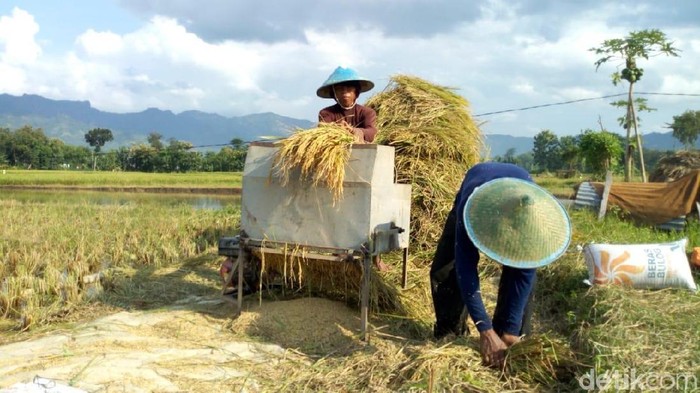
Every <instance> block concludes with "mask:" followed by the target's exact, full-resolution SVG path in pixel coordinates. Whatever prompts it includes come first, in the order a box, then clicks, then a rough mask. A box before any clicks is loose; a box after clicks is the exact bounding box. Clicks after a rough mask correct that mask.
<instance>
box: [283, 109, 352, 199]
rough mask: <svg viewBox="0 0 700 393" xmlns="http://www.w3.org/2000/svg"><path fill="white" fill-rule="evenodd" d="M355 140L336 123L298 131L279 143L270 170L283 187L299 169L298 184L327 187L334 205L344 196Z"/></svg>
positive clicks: (322, 124) (344, 128) (345, 129)
mask: <svg viewBox="0 0 700 393" xmlns="http://www.w3.org/2000/svg"><path fill="white" fill-rule="evenodd" d="M354 140H355V139H354V137H353V136H352V135H351V134H350V133H349V132H348V130H347V128H346V127H344V126H342V125H339V124H335V123H321V124H319V125H318V127H316V128H311V129H308V130H299V131H297V132H295V133H293V134H292V135H291V136H289V137H288V138H286V139H284V140H282V141H281V142H280V145H281V146H280V149H279V151H278V152H277V156H276V157H275V162H274V164H273V166H272V170H273V172H274V173H275V174H276V175H277V176H279V178H280V179H281V182H282V185H286V184H287V183H288V182H289V177H290V176H291V174H292V172H293V171H295V170H299V178H300V180H301V181H311V184H312V186H314V187H317V186H318V185H319V184H320V185H323V186H326V187H328V189H329V190H330V191H331V193H332V195H333V201H334V202H337V201H339V200H340V199H341V198H342V197H343V180H344V179H345V164H347V162H348V159H349V158H350V147H351V146H352V143H353V142H354Z"/></svg>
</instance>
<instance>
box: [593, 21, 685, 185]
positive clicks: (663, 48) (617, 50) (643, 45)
mask: <svg viewBox="0 0 700 393" xmlns="http://www.w3.org/2000/svg"><path fill="white" fill-rule="evenodd" d="M590 50H591V51H593V52H595V53H596V54H597V55H603V57H601V58H599V59H598V60H597V61H596V62H595V66H596V71H597V70H598V68H600V66H601V65H603V64H605V63H607V62H609V61H612V60H619V61H623V62H624V68H622V70H620V67H621V64H618V65H617V70H616V71H615V72H614V73H613V74H612V83H613V85H616V86H617V84H618V83H620V82H621V81H622V80H626V81H627V82H628V83H629V88H628V90H627V105H626V108H627V110H626V115H625V119H626V121H625V129H626V130H627V146H626V148H625V181H630V178H631V177H632V129H634V135H635V138H636V143H637V151H638V152H639V162H640V163H641V169H642V180H643V181H645V182H646V181H647V178H646V169H645V168H644V155H643V154H644V153H643V149H642V139H641V137H640V135H639V131H638V129H637V115H636V113H635V107H634V103H635V101H634V96H633V91H634V84H635V83H637V82H638V81H639V80H640V79H641V78H642V75H643V74H644V69H642V68H639V67H638V66H637V60H639V59H646V60H648V59H649V57H652V56H658V55H667V56H678V52H679V49H677V48H675V47H673V42H672V41H669V40H668V39H667V38H666V34H665V33H663V32H662V31H661V30H657V29H651V30H641V31H633V32H631V33H629V35H627V36H626V37H624V38H614V39H610V40H605V41H603V43H602V44H601V46H600V47H598V48H591V49H590Z"/></svg>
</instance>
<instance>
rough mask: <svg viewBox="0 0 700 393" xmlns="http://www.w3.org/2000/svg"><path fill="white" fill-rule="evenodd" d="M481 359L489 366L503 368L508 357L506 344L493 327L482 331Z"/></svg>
mask: <svg viewBox="0 0 700 393" xmlns="http://www.w3.org/2000/svg"><path fill="white" fill-rule="evenodd" d="M480 335H481V337H480V341H481V343H480V344H481V359H482V360H483V361H484V364H485V365H487V366H489V367H498V368H503V362H504V361H505V358H506V353H505V351H506V348H508V347H507V346H506V344H505V343H504V342H503V340H501V338H500V337H498V334H496V332H495V331H494V330H493V329H489V330H486V331H483V332H481V333H480Z"/></svg>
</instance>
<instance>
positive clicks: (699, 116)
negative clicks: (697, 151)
mask: <svg viewBox="0 0 700 393" xmlns="http://www.w3.org/2000/svg"><path fill="white" fill-rule="evenodd" d="M666 126H667V127H668V128H670V129H672V130H673V137H674V138H676V139H678V141H679V142H680V143H682V144H683V146H685V148H686V149H692V147H693V146H694V145H695V141H696V140H697V139H698V135H700V111H691V110H687V111H685V112H683V114H682V115H679V116H673V123H671V124H668V123H667V124H666Z"/></svg>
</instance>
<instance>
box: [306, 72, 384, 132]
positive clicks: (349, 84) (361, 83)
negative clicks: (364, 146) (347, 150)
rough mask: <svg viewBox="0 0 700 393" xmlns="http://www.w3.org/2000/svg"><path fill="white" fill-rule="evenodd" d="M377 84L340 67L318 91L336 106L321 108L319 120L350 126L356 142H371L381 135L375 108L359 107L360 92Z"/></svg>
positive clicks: (318, 93)
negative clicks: (333, 101)
mask: <svg viewBox="0 0 700 393" xmlns="http://www.w3.org/2000/svg"><path fill="white" fill-rule="evenodd" d="M373 87H374V83H372V82H371V81H370V80H368V79H365V78H362V77H360V76H358V75H357V72H355V71H354V70H352V69H350V68H343V67H338V68H336V69H335V71H333V73H332V74H331V75H330V76H329V77H328V79H326V81H325V82H323V85H321V87H319V88H318V90H316V95H318V96H319V97H321V98H333V99H334V100H335V102H336V104H335V105H331V106H329V107H326V108H323V109H321V111H320V112H319V113H318V121H319V122H321V123H339V124H343V125H346V126H347V127H348V131H350V132H351V133H352V134H353V135H354V136H355V143H371V142H372V141H374V136H375V135H376V134H377V128H376V125H375V122H376V120H377V114H376V113H375V112H374V109H371V108H368V107H366V106H362V105H359V104H357V98H358V97H359V96H360V93H364V92H366V91H369V90H371V89H372V88H373Z"/></svg>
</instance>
